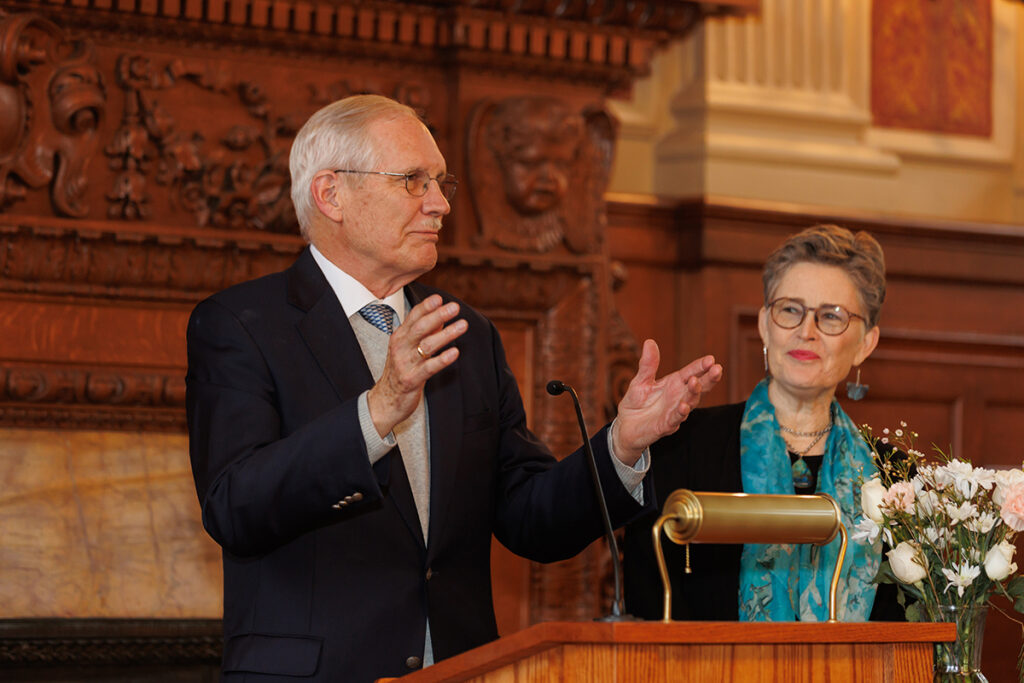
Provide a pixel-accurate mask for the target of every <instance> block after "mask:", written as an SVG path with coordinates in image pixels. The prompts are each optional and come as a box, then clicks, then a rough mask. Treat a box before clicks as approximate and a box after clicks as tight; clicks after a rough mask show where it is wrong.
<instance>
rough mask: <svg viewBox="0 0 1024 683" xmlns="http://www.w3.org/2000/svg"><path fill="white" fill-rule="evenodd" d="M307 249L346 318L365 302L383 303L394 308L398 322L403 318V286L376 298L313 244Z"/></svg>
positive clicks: (404, 304) (357, 310)
mask: <svg viewBox="0 0 1024 683" xmlns="http://www.w3.org/2000/svg"><path fill="white" fill-rule="evenodd" d="M309 251H310V253H311V254H312V255H313V260H314V261H316V264H317V266H319V267H320V270H321V271H322V272H323V274H324V277H325V278H327V283H328V284H329V285H330V286H331V289H332V290H334V295H335V296H337V297H338V302H339V303H341V308H342V309H343V310H344V311H345V317H346V318H351V317H352V316H353V315H355V314H356V313H358V312H359V309H361V308H362V307H363V306H365V305H366V304H372V303H383V304H387V305H388V306H391V308H393V309H394V310H395V317H396V318H397V319H398V324H401V323H402V321H403V320H405V313H406V310H405V309H406V300H405V290H404V288H403V289H399V290H398V291H397V292H395V293H394V294H391V295H390V296H387V297H385V298H384V299H378V298H377V297H375V296H374V295H373V292H371V291H370V290H368V289H367V288H366V286H365V285H363V283H361V282H360V281H359V280H357V279H355V278H354V277H352V276H351V275H349V274H348V273H346V272H345V271H343V270H342V269H341V268H339V267H338V266H336V265H334V264H333V263H332V262H331V261H330V260H328V258H327V257H326V256H324V255H323V254H321V253H320V250H319V249H317V248H316V247H315V246H314V245H312V244H310V245H309Z"/></svg>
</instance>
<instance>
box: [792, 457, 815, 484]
mask: <svg viewBox="0 0 1024 683" xmlns="http://www.w3.org/2000/svg"><path fill="white" fill-rule="evenodd" d="M792 469H793V488H796V489H806V488H810V487H811V468H810V467H808V466H807V463H806V462H804V459H803V457H802V456H801V457H799V458H797V459H796V462H794V463H793V468H792Z"/></svg>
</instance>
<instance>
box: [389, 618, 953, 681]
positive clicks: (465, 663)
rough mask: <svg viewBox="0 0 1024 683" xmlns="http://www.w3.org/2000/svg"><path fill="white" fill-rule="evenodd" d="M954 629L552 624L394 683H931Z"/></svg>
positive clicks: (865, 625) (845, 625)
mask: <svg viewBox="0 0 1024 683" xmlns="http://www.w3.org/2000/svg"><path fill="white" fill-rule="evenodd" d="M955 637H956V630H955V626H954V625H953V624H934V623H915V624H910V623H882V622H869V623H802V622H785V623H778V622H776V623H761V622H758V623H737V622H721V621H716V622H692V621H688V622H671V623H664V622H654V621H647V622H625V623H623V622H618V623H604V622H583V623H577V622H549V623H542V624H537V625H535V626H532V627H530V628H527V629H524V630H523V631H520V632H518V633H514V634H512V635H510V636H507V637H505V638H501V639H500V640H496V641H494V642H493V643H488V644H487V645H483V646H481V647H478V648H476V649H474V650H470V651H469V652H465V653H463V654H461V655H458V656H457V657H452V658H451V659H446V660H444V661H442V662H439V663H437V664H435V665H434V666H431V667H428V668H426V669H424V670H422V671H417V672H415V673H411V674H409V675H407V676H403V677H401V678H392V679H381V680H382V681H394V682H395V683H441V681H445V682H449V681H452V682H453V681H470V682H472V683H492V682H497V681H503V682H504V681H508V682H513V681H514V683H548V682H549V681H560V682H565V683H576V682H578V683H604V682H611V681H615V682H616V683H620V682H623V683H625V682H629V683H678V682H680V681H714V683H728V682H730V681H735V682H737V683H740V682H742V683H750V682H756V681H765V682H767V681H786V682H789V681H884V682H885V683H911V682H915V683H916V682H919V683H930V682H931V681H932V643H935V642H942V641H951V640H954V639H955Z"/></svg>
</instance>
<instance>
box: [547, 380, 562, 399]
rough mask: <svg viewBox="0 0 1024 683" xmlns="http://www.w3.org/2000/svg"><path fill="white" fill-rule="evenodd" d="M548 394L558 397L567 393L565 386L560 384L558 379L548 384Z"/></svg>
mask: <svg viewBox="0 0 1024 683" xmlns="http://www.w3.org/2000/svg"><path fill="white" fill-rule="evenodd" d="M548 393H549V394H551V395H552V396H558V395H559V394H563V393H565V385H564V384H562V383H561V382H559V381H558V380H557V379H553V380H551V381H550V382H548Z"/></svg>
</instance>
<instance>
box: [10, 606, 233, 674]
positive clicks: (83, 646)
mask: <svg viewBox="0 0 1024 683" xmlns="http://www.w3.org/2000/svg"><path fill="white" fill-rule="evenodd" d="M222 647H223V638H222V636H221V626H220V620H219V619H217V620H215V619H7V620H0V669H5V670H7V671H8V673H10V672H12V670H16V669H21V668H25V669H32V670H34V671H35V672H36V676H38V677H39V678H37V680H49V679H48V678H46V677H44V675H43V674H42V673H41V671H40V669H41V667H44V666H46V667H54V666H68V667H70V666H78V667H86V669H85V670H86V671H88V669H89V667H97V666H104V667H110V666H129V667H131V666H143V665H147V666H155V665H163V666H168V665H171V666H182V665H190V664H205V665H208V666H211V667H219V664H220V653H221V649H222ZM91 678H92V677H90V679H91ZM146 680H155V679H154V678H152V677H151V676H149V675H147V676H146ZM176 680H180V679H176Z"/></svg>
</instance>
